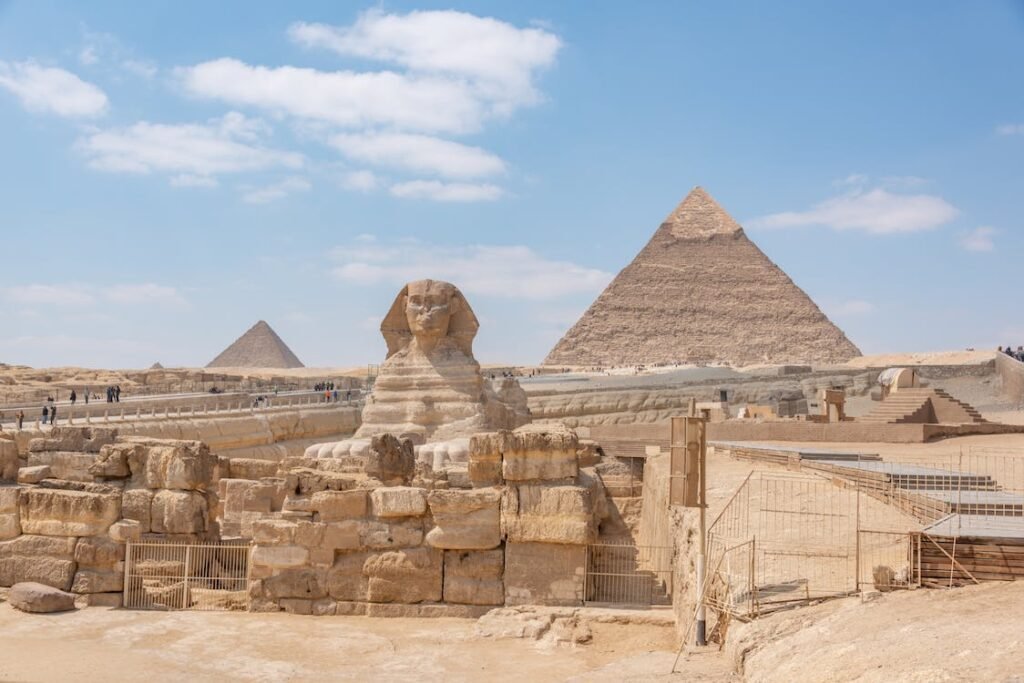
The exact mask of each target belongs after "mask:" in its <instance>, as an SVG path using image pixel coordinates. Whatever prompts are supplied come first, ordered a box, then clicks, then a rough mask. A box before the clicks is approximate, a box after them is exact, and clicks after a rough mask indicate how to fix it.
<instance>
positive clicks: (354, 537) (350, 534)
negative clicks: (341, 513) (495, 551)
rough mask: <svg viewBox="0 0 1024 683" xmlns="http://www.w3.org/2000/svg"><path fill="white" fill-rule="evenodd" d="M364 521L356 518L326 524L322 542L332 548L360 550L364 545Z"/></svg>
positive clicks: (324, 545)
mask: <svg viewBox="0 0 1024 683" xmlns="http://www.w3.org/2000/svg"><path fill="white" fill-rule="evenodd" d="M362 527H363V525H362V523H361V522H359V521H356V520H351V519H350V520H346V521H344V522H330V523H328V524H326V525H325V527H324V531H323V538H322V539H321V544H322V546H323V547H324V548H329V549H331V550H358V549H359V548H361V547H362Z"/></svg>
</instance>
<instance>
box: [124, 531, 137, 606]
mask: <svg viewBox="0 0 1024 683" xmlns="http://www.w3.org/2000/svg"><path fill="white" fill-rule="evenodd" d="M131 575H132V542H131V539H129V540H128V543H127V544H126V545H125V548H124V588H123V589H122V596H121V604H122V605H123V606H124V607H134V605H133V604H132V602H131V598H130V595H131V578H130V577H131Z"/></svg>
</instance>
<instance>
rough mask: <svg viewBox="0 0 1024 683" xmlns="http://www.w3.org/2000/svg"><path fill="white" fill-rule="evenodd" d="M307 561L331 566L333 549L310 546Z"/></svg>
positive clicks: (312, 563)
mask: <svg viewBox="0 0 1024 683" xmlns="http://www.w3.org/2000/svg"><path fill="white" fill-rule="evenodd" d="M309 563H310V564H311V565H314V566H317V567H331V566H332V565H333V564H334V550H333V549H331V548H310V549H309Z"/></svg>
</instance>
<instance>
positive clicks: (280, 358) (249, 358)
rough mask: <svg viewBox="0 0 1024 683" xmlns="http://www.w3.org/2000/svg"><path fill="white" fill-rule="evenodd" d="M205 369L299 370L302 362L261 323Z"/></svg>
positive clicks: (265, 323) (263, 321) (254, 326)
mask: <svg viewBox="0 0 1024 683" xmlns="http://www.w3.org/2000/svg"><path fill="white" fill-rule="evenodd" d="M206 367H208V368H301V367H305V366H304V365H303V364H302V361H300V360H299V359H298V357H297V356H296V355H295V354H294V353H292V350H291V349H290V348H288V345H287V344H285V343H284V341H283V340H282V339H281V338H280V337H279V336H277V333H276V332H274V330H273V328H271V327H270V325H268V324H267V322H266V321H265V320H260V321H259V322H257V323H256V324H255V325H253V326H252V327H250V328H249V330H248V331H247V332H246V333H245V334H243V335H242V336H241V337H239V338H238V339H236V340H235V342H234V343H233V344H232V345H231V346H229V347H228V348H226V349H224V351H223V352H222V353H221V354H220V355H219V356H217V357H216V358H214V359H213V360H212V361H210V363H209V364H208V365H207V366H206Z"/></svg>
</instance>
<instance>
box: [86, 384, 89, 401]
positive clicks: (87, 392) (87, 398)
mask: <svg viewBox="0 0 1024 683" xmlns="http://www.w3.org/2000/svg"><path fill="white" fill-rule="evenodd" d="M85 405H89V387H86V388H85Z"/></svg>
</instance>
